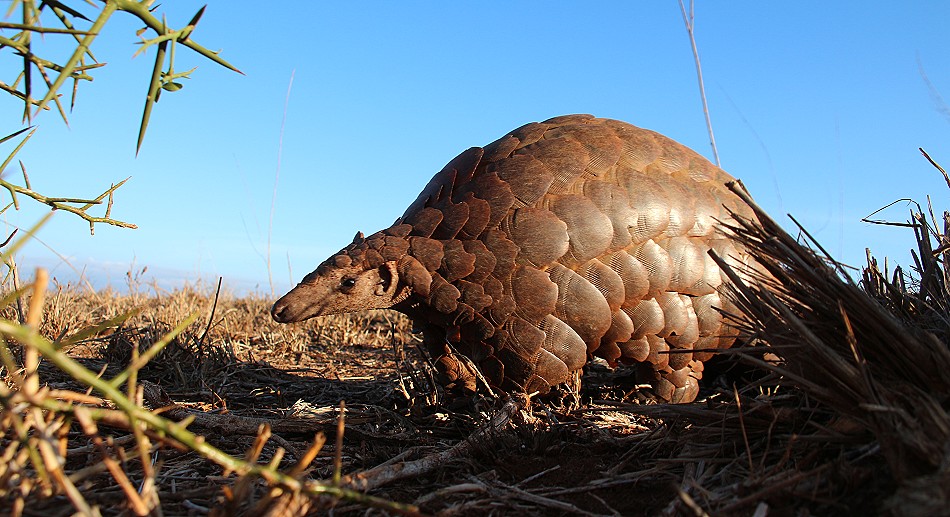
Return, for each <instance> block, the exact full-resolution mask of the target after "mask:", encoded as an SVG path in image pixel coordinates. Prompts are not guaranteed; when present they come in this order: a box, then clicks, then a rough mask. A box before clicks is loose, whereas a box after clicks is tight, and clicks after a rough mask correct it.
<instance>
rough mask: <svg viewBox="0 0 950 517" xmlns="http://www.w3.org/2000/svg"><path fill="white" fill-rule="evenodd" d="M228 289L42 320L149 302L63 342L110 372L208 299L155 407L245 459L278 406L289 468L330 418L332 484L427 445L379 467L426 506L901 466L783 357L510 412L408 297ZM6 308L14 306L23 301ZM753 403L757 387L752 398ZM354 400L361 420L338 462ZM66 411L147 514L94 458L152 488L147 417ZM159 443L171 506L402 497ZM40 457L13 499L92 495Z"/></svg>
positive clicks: (642, 510) (132, 298) (250, 510)
mask: <svg viewBox="0 0 950 517" xmlns="http://www.w3.org/2000/svg"><path fill="white" fill-rule="evenodd" d="M143 291H144V290H143ZM212 294H213V293H200V292H197V291H196V290H194V289H188V290H184V291H181V292H175V293H157V295H156V293H151V294H149V293H146V292H142V293H133V294H132V295H128V296H118V295H115V294H110V293H99V294H88V293H80V292H78V291H76V290H74V289H65V288H60V289H59V290H58V291H57V292H55V293H52V295H51V297H50V298H49V303H48V305H47V311H46V316H45V318H44V324H43V326H42V334H44V335H46V336H47V337H49V338H50V339H54V340H55V339H61V337H62V336H68V335H70V334H72V333H75V332H76V331H78V330H79V329H81V328H83V327H86V326H88V325H91V324H94V323H95V322H97V321H102V320H104V319H107V318H111V317H114V316H116V315H118V314H121V313H123V312H125V311H127V310H129V309H131V308H133V307H140V308H142V312H141V313H140V314H139V315H137V316H135V317H133V318H132V319H130V320H128V321H126V322H125V323H123V324H121V325H120V326H119V327H117V328H113V329H104V330H102V331H101V332H98V333H97V334H96V335H93V336H90V337H89V338H87V339H84V340H81V341H79V342H77V343H73V344H71V346H69V347H67V348H66V349H64V351H65V352H66V353H67V354H68V355H69V356H70V357H73V358H77V359H78V360H79V361H80V362H81V364H83V365H84V366H85V367H86V368H88V369H89V370H90V371H93V372H102V376H103V377H104V378H111V377H112V376H114V375H116V374H118V373H119V372H121V371H122V369H123V368H125V367H126V366H127V365H128V364H129V363H130V361H132V360H133V353H132V352H133V349H136V348H137V349H138V350H139V352H142V351H144V350H145V349H147V348H148V347H149V346H150V345H151V344H152V343H154V342H155V341H157V340H158V339H159V338H160V337H161V336H162V335H164V334H165V333H166V332H168V331H169V330H170V329H171V328H173V327H174V326H175V325H177V323H178V322H180V321H181V320H182V319H184V317H185V316H186V315H187V314H190V313H192V312H195V311H197V312H199V313H200V317H199V318H198V320H197V322H196V323H194V324H192V325H191V326H190V327H188V328H187V329H186V330H185V331H184V332H183V333H182V334H180V335H179V336H178V337H177V338H176V339H175V340H173V341H172V342H171V344H169V346H167V347H166V348H165V349H164V350H163V351H162V352H161V353H160V354H159V355H158V356H157V357H155V358H154V359H152V360H151V361H150V362H149V363H148V364H147V365H146V366H145V367H144V368H142V369H141V370H140V371H139V372H138V383H139V384H140V385H142V386H143V387H145V388H146V389H145V390H144V392H145V395H144V401H145V405H146V406H147V407H149V408H151V409H153V410H158V411H159V412H160V413H161V414H162V415H163V416H165V417H167V418H169V419H171V420H174V421H180V420H182V419H184V418H189V417H190V418H193V419H194V420H193V422H191V424H190V425H189V427H188V429H189V430H190V431H192V432H195V433H198V434H201V435H203V436H204V437H205V438H204V439H205V440H206V441H207V443H209V444H211V445H213V446H215V447H218V448H220V449H221V450H223V451H224V452H226V453H228V454H230V455H233V456H235V457H247V456H248V451H250V450H252V449H254V448H255V443H256V442H257V441H258V436H259V429H260V425H261V424H268V425H269V428H270V431H271V432H272V435H271V437H270V439H269V440H267V441H266V443H264V444H263V447H262V449H261V450H260V454H259V456H258V458H257V462H258V463H268V462H271V461H273V460H274V459H275V455H277V456H276V458H277V461H278V465H279V467H280V469H283V470H288V469H291V468H293V466H294V465H295V464H296V463H297V462H298V461H300V459H301V458H302V457H303V456H305V454H306V451H307V449H308V447H309V446H310V444H311V442H312V441H313V439H314V436H315V435H316V434H317V433H323V434H324V435H325V436H326V437H327V442H326V444H325V445H324V446H323V447H322V448H321V449H320V451H319V454H318V455H317V456H316V458H315V459H313V461H312V462H311V463H310V464H309V468H308V469H307V470H306V472H305V477H306V478H307V479H318V480H325V481H326V482H327V483H328V484H331V481H330V480H331V479H332V478H333V476H334V471H335V468H336V464H337V461H339V466H340V470H341V474H342V476H343V482H344V483H346V482H347V481H350V482H353V480H355V479H360V476H361V475H362V474H365V473H367V472H370V473H372V472H374V471H373V470H370V469H374V468H375V467H379V466H381V465H382V466H383V469H385V468H386V467H387V466H388V468H389V469H390V473H391V471H392V469H396V470H398V469H400V468H403V467H404V466H405V465H406V464H409V463H412V462H416V463H418V462H419V461H423V462H424V461H426V460H427V458H428V460H431V461H434V462H435V463H434V464H433V465H431V466H430V468H429V469H428V471H426V472H423V473H419V474H412V475H408V476H406V477H404V478H401V479H400V478H397V479H393V480H391V481H388V482H381V483H376V482H377V481H378V478H373V476H370V481H371V483H376V484H375V485H372V487H371V488H370V489H369V490H368V493H369V494H370V495H372V496H375V497H377V498H379V499H381V500H386V501H392V502H397V503H405V504H408V505H412V506H413V507H415V509H416V510H417V511H418V512H420V513H422V514H433V515H704V514H715V515H753V514H754V515H811V514H816V515H818V514H827V513H851V512H853V511H855V510H858V509H861V508H874V507H876V505H877V504H879V502H880V500H881V498H882V497H883V494H878V495H871V496H865V495H861V494H862V493H863V494H872V493H873V492H872V491H871V489H873V488H874V485H875V483H874V479H876V478H875V476H876V474H875V472H877V471H879V470H880V469H883V468H886V467H885V466H884V465H883V463H882V462H881V460H880V457H879V456H877V455H874V454H863V455H862V454H861V453H860V447H863V446H864V445H863V444H864V443H865V442H866V440H864V441H862V439H861V436H862V433H864V432H865V431H863V430H861V429H851V428H848V427H847V425H846V424H847V423H841V422H837V421H836V420H835V416H834V415H831V414H827V412H824V411H823V410H821V409H816V410H815V411H814V412H813V414H810V415H809V416H808V417H807V418H805V419H803V418H801V414H800V413H797V412H796V413H794V414H793V413H790V412H789V410H786V409H783V405H790V406H792V405H794V406H795V407H799V406H800V404H801V400H800V397H797V396H796V395H795V394H794V393H783V392H781V391H777V389H776V388H775V387H774V383H773V385H769V382H768V380H769V376H768V375H767V374H764V373H762V372H757V371H755V370H752V369H749V368H747V367H739V366H736V363H735V361H734V360H730V359H729V358H725V359H723V360H721V361H720V364H719V366H715V365H714V366H713V367H711V368H710V369H709V370H708V371H709V373H708V374H707V379H706V387H705V388H704V392H703V396H702V397H701V399H702V401H701V402H697V403H694V404H690V405H684V406H663V405H655V404H653V403H652V401H650V400H649V398H647V397H645V396H643V395H642V394H641V393H639V392H638V391H637V387H636V385H635V384H634V381H633V376H632V374H631V372H629V371H627V370H624V369H619V370H610V369H609V368H607V367H606V366H604V365H597V364H594V365H591V366H589V367H588V368H587V370H586V374H585V378H584V382H583V386H584V387H583V390H582V393H581V394H580V396H579V397H578V396H573V395H570V394H565V393H561V394H555V395H553V396H549V397H547V398H544V399H538V400H534V401H531V402H529V403H527V404H522V405H521V406H518V407H517V408H516V410H514V411H512V410H511V407H512V406H511V404H510V400H509V399H506V398H505V397H498V398H492V397H490V396H488V395H481V396H479V397H475V398H473V397H465V398H452V397H449V396H447V395H446V394H445V393H444V392H443V390H442V388H441V387H439V386H438V385H437V384H436V383H434V382H433V374H432V372H433V370H432V369H431V368H430V367H429V365H428V363H427V360H426V358H425V357H424V356H423V355H422V353H421V352H420V350H419V348H418V346H417V345H418V337H417V336H415V335H414V334H413V333H412V332H411V326H410V323H409V322H408V321H407V320H406V319H405V318H404V317H402V316H401V315H399V314H396V313H392V312H386V311H373V312H369V313H365V314H357V315H352V316H349V317H329V318H322V319H318V320H314V321H310V322H304V323H301V324H295V325H289V326H280V325H277V324H275V323H273V322H272V321H271V320H270V317H269V314H268V313H267V309H268V305H269V299H267V298H264V297H249V298H233V297H228V296H224V297H222V299H221V300H220V301H219V303H218V304H217V306H216V307H214V312H213V314H212V307H213V305H214V300H213V296H212ZM5 310H6V311H7V314H5V316H6V317H8V318H11V319H15V318H16V313H15V312H16V311H15V307H14V306H12V305H11V306H8V307H7V308H6V309H5ZM209 322H210V324H209ZM40 378H41V379H42V382H43V383H45V384H46V385H47V386H49V387H50V388H54V389H57V390H71V391H73V392H76V393H83V392H85V391H86V386H84V385H82V384H80V383H77V382H76V381H74V380H72V379H70V378H69V377H68V376H67V375H66V374H64V373H63V372H62V371H61V370H59V369H58V368H56V367H54V366H53V365H51V364H50V363H49V362H43V363H42V364H41V367H40ZM734 386H737V387H735V388H734ZM769 386H771V387H769ZM737 401H741V402H743V403H745V406H744V407H742V406H740V407H741V410H740V409H737V407H736V402H737ZM341 402H342V403H344V404H345V412H344V426H345V427H344V430H343V434H342V449H341V454H340V459H339V460H337V459H336V458H337V452H338V450H337V447H336V440H337V429H338V425H339V415H340V405H341ZM102 406H103V407H108V406H109V404H108V402H105V401H103V402H102ZM522 406H523V407H522ZM499 418H501V421H502V424H498V422H499ZM67 423H69V424H70V425H69V432H68V433H67V438H68V439H67V441H66V443H67V445H66V446H65V454H64V457H65V458H66V467H65V472H66V473H69V474H71V475H72V476H74V477H75V479H76V483H77V487H79V489H80V490H81V493H82V495H83V497H84V498H85V500H86V501H87V502H88V504H89V505H91V506H94V507H98V510H99V511H100V512H101V514H102V515H126V514H129V513H131V511H130V505H129V501H128V494H127V493H126V492H125V491H123V489H122V488H120V487H119V486H117V484H116V477H115V475H114V474H110V472H108V471H106V470H104V469H99V470H98V471H95V472H92V471H90V467H93V466H96V465H97V464H99V463H101V462H102V461H103V454H107V453H108V454H113V455H114V456H115V457H116V458H119V459H120V460H121V462H120V463H121V466H122V469H123V470H124V472H125V473H126V475H127V477H128V479H129V482H130V483H131V485H132V486H136V487H139V486H141V483H142V482H143V480H144V479H145V476H144V474H143V470H142V465H141V461H140V458H139V457H136V456H135V454H133V453H132V452H130V449H129V445H130V443H131V440H132V438H131V436H132V435H130V433H129V430H128V429H126V428H123V427H122V426H121V425H116V426H114V427H110V425H109V423H108V422H105V421H103V422H100V427H99V435H100V436H101V437H102V438H104V439H105V441H106V442H105V443H107V446H106V447H105V449H102V448H99V449H97V448H96V447H92V446H91V445H90V443H91V438H90V436H89V434H88V433H83V432H81V431H80V426H79V425H78V424H77V423H76V422H75V421H69V420H67ZM835 426H838V428H836V427H835ZM829 439H833V440H836V443H838V444H839V445H838V446H836V447H834V448H831V449H828V450H823V449H822V448H820V447H815V446H814V445H808V444H807V443H806V442H807V441H808V440H813V441H822V440H829ZM93 441H94V440H93ZM17 443H18V441H17V438H16V434H15V433H12V432H10V428H6V427H5V431H4V434H3V435H2V438H0V446H2V447H4V448H7V449H8V450H11V449H15V448H16V447H17ZM842 444H843V445H842ZM848 444H853V447H852V446H850V445H848ZM848 447H851V448H848ZM104 451H106V452H104ZM865 452H867V451H865ZM280 455H282V456H280ZM150 458H151V461H152V465H153V467H154V469H155V474H154V481H153V483H154V484H155V493H156V494H157V500H158V502H157V503H156V504H157V508H156V509H153V512H154V513H158V509H160V513H161V514H163V515H206V514H209V513H210V514H214V515H250V514H269V515H305V514H313V515H322V514H328V513H332V514H333V515H363V514H366V515H382V514H389V513H394V512H396V511H397V510H394V509H393V508H389V509H386V508H378V507H375V506H374V504H373V503H367V502H365V501H362V502H361V501H352V500H347V499H340V498H338V497H333V496H324V497H319V498H309V499H307V500H306V502H305V503H301V504H299V505H297V506H293V507H292V508H290V507H282V509H281V508H278V507H277V506H275V505H271V506H268V504H267V501H268V497H267V494H268V493H269V490H270V488H269V486H270V485H269V483H268V482H267V480H263V479H254V480H250V481H248V480H247V479H243V480H241V479H239V477H238V476H237V475H236V474H234V473H227V472H225V471H223V469H222V468H221V467H220V466H219V465H218V464H216V463H214V462H213V461H209V460H208V459H206V458H205V457H203V456H202V455H201V454H199V453H197V452H195V451H193V450H188V449H187V448H182V447H175V446H173V444H168V443H166V444H164V445H160V446H158V447H156V448H155V449H153V450H152V452H151V454H150ZM377 471H378V469H377ZM829 474H833V475H829ZM31 475H32V476H35V473H33V474H31V473H30V469H29V468H28V465H27V467H25V468H24V469H21V471H20V472H19V473H18V474H16V475H14V474H11V473H10V472H6V473H4V474H3V475H0V482H2V483H3V484H2V485H0V487H2V490H3V492H2V494H3V496H4V497H3V499H0V507H3V506H6V507H7V508H16V507H17V505H18V504H21V505H23V509H22V514H23V515H36V516H43V517H52V516H54V515H72V514H73V513H74V512H75V511H76V509H75V508H74V506H73V505H72V504H71V503H70V499H68V498H67V497H66V495H64V494H63V493H58V492H57V490H55V489H52V488H47V489H44V485H43V483H41V482H36V481H35V480H34V481H33V482H31V483H32V484H30V483H27V481H28V480H31V479H33V478H32V477H31ZM829 479H830V480H831V482H829ZM882 479H883V478H882ZM353 486H359V485H353ZM18 500H19V503H18ZM288 508H290V509H288ZM268 512H269V513H268Z"/></svg>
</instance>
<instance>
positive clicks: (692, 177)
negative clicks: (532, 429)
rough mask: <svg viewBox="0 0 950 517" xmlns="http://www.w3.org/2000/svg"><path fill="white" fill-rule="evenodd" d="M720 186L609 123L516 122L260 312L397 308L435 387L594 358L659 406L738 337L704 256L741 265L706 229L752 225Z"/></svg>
mask: <svg viewBox="0 0 950 517" xmlns="http://www.w3.org/2000/svg"><path fill="white" fill-rule="evenodd" d="M730 181H733V178H732V177H731V176H730V175H728V174H727V173H726V172H724V171H723V170H721V169H719V168H718V167H716V166H714V165H712V164H711V163H710V162H709V161H707V160H706V159H704V158H703V157H701V156H700V155H699V154H697V153H695V152H694V151H692V150H690V149H688V148H686V147H684V146H683V145H680V144H678V143H677V142H674V141H673V140H670V139H669V138H666V137H664V136H662V135H660V134H658V133H655V132H653V131H649V130H646V129H641V128H638V127H636V126H633V125H630V124H627V123H625V122H620V121H617V120H610V119H603V118H594V117H593V116H591V115H566V116H561V117H555V118H552V119H549V120H546V121H544V122H540V123H530V124H527V125H524V126H522V127H520V128H518V129H515V130H514V131H512V132H510V133H508V134H507V135H505V136H503V137H502V138H501V139H499V140H496V141H495V142H493V143H491V144H489V145H487V146H485V147H473V148H471V149H468V150H467V151H465V152H463V153H462V154H460V155H458V156H457V157H455V159H453V160H452V161H450V162H449V163H448V165H446V166H445V168H443V169H442V170H441V171H440V172H439V173H438V174H436V175H435V176H434V177H433V178H432V179H431V180H430V181H429V183H428V184H427V185H426V186H425V188H424V189H423V190H422V193H421V194H419V196H418V197H417V198H416V200H415V201H414V202H413V203H412V204H411V205H409V208H408V209H407V210H406V212H405V213H404V214H403V215H402V217H400V218H398V219H397V220H396V222H395V223H394V224H393V225H392V226H390V227H389V228H386V229H385V230H382V231H380V232H377V233H375V234H373V235H370V236H369V237H364V236H363V234H361V233H358V234H357V235H356V237H355V238H354V239H353V242H352V243H351V244H349V245H348V246H346V247H345V248H343V249H342V250H340V252H339V253H337V254H335V255H333V256H332V257H330V258H328V259H327V260H326V261H324V262H323V263H322V264H320V265H319V266H318V267H317V269H316V270H314V271H313V272H312V273H310V274H308V275H307V276H305V277H304V279H303V280H302V281H301V282H300V283H299V284H298V285H297V286H296V287H295V288H294V289H293V290H291V291H290V292H289V293H287V294H286V295H284V296H283V297H282V298H280V299H279V300H278V301H277V302H276V303H275V304H274V306H273V308H272V310H271V313H272V315H273V317H274V319H275V320H277V321H278V322H284V323H287V322H294V321H301V320H304V319H307V318H311V317H314V316H321V315H327V314H339V313H346V312H352V311H359V310H364V309H374V308H392V309H395V310H397V311H401V312H403V313H405V314H407V315H409V317H410V318H412V319H413V321H414V324H415V325H416V326H417V327H418V328H421V330H422V331H423V339H424V342H425V343H426V346H427V348H428V350H429V352H430V353H431V354H432V357H433V359H434V362H435V364H436V366H437V369H438V370H439V372H440V374H441V376H442V377H443V379H442V380H443V381H444V382H445V383H446V384H447V385H449V386H455V387H461V388H464V389H468V390H474V389H475V388H476V379H478V378H479V377H480V378H481V379H484V381H485V382H487V383H488V384H489V385H491V386H492V387H494V388H497V389H499V390H501V391H507V392H511V391H524V392H528V393H531V392H547V391H548V390H549V389H550V388H551V387H552V386H554V385H557V384H560V383H563V382H566V381H571V380H576V376H577V374H578V373H579V372H578V371H579V370H580V369H581V368H582V367H583V366H584V364H585V363H586V362H587V360H588V359H589V358H590V357H591V356H592V355H593V356H598V357H601V358H603V359H605V360H606V361H607V362H608V363H609V364H612V365H615V364H616V363H617V362H621V363H639V364H640V365H641V366H640V371H641V372H642V373H644V374H646V375H648V376H649V377H648V379H646V380H647V381H648V382H650V383H651V384H652V385H653V388H654V391H655V393H656V395H658V396H659V397H660V398H661V399H664V400H667V401H671V402H689V401H692V400H694V399H695V398H696V396H697V394H698V391H699V384H698V381H699V379H700V378H701V377H702V370H703V361H705V360H707V359H708V358H710V357H711V356H712V353H713V351H715V350H716V349H721V348H726V347H729V346H731V345H732V344H733V342H734V340H735V339H736V337H737V335H738V333H737V331H736V330H735V329H734V327H733V326H731V325H728V324H726V322H725V321H724V316H723V312H725V313H735V312H736V308H735V307H734V306H733V305H732V304H731V303H730V302H729V299H728V298H727V297H726V296H725V295H724V290H723V289H722V288H723V286H724V285H726V283H727V282H728V280H727V278H726V277H725V275H724V274H723V273H722V272H721V271H720V269H719V267H718V266H717V265H716V263H715V262H714V261H713V259H712V258H711V257H710V256H709V254H708V253H707V252H708V251H709V250H715V252H716V253H717V254H718V255H719V256H720V257H723V258H724V259H726V261H727V262H729V263H730V264H731V265H733V266H734V267H736V269H742V268H747V267H750V266H749V265H750V263H751V260H752V259H751V258H750V257H749V255H748V254H747V253H746V252H745V251H744V249H742V247H741V246H740V245H739V244H738V243H737V242H735V241H734V240H731V239H730V238H729V237H728V236H727V235H726V234H724V233H723V231H722V229H721V223H722V222H724V223H728V222H730V221H733V214H736V215H738V216H740V217H745V218H749V219H754V217H755V216H754V214H753V212H752V210H751V209H750V208H749V206H748V205H747V204H745V203H744V202H743V201H742V200H741V199H740V198H739V197H738V196H736V195H735V194H734V193H733V192H731V191H730V190H729V189H728V188H727V187H726V185H725V184H726V183H727V182H730ZM733 222H734V221H733ZM459 354H461V355H462V356H464V357H459ZM473 366H474V367H477V369H478V373H480V374H481V375H480V376H478V375H476V372H474V371H473V369H472V367H473Z"/></svg>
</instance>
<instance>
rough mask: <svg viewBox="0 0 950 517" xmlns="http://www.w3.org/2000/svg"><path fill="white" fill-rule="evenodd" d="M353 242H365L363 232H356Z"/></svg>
mask: <svg viewBox="0 0 950 517" xmlns="http://www.w3.org/2000/svg"><path fill="white" fill-rule="evenodd" d="M353 244H363V232H356V237H353Z"/></svg>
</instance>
